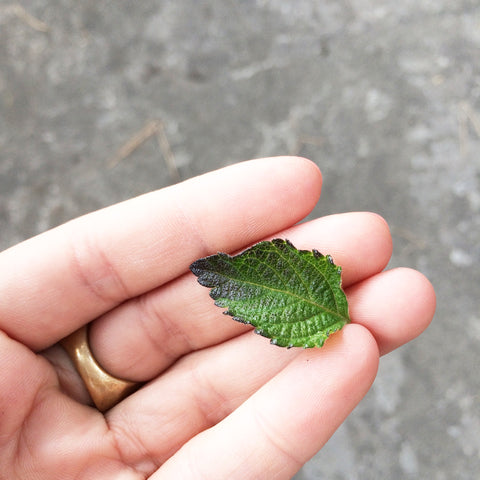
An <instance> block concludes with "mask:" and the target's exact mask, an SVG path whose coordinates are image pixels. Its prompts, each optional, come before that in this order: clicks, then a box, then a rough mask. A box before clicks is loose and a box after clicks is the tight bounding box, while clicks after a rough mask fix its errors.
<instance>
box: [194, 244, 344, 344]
mask: <svg viewBox="0 0 480 480" xmlns="http://www.w3.org/2000/svg"><path fill="white" fill-rule="evenodd" d="M190 270H191V271H192V272H193V273H194V274H195V275H196V276H197V277H198V281H199V283H200V284H201V285H203V286H205V287H209V288H211V291H210V296H211V297H212V298H213V299H214V300H215V305H217V306H219V307H226V308H227V310H226V311H225V312H224V313H226V314H228V315H230V316H232V317H233V319H234V320H237V321H239V322H242V323H247V324H251V325H253V326H254V327H256V329H255V332H256V333H258V334H260V335H263V336H265V337H268V338H270V339H271V343H273V344H274V345H279V346H282V347H305V348H307V347H321V346H322V345H323V343H324V342H325V340H326V339H327V338H328V336H329V335H330V334H331V333H333V332H335V331H337V330H340V329H341V328H342V327H343V325H345V324H346V323H348V322H349V321H350V319H349V316H348V303H347V299H346V296H345V293H344V292H343V290H342V286H341V277H340V274H341V267H339V266H337V265H335V264H334V263H333V260H332V257H330V256H329V255H326V256H324V255H322V254H321V253H319V252H318V251H316V250H313V251H308V250H297V249H296V248H295V247H294V246H293V245H292V244H291V243H290V242H289V241H288V240H282V239H275V240H272V241H267V242H260V243H258V244H256V245H254V246H253V247H251V248H249V249H248V250H245V251H244V252H242V253H240V254H239V255H235V256H230V255H227V254H225V253H219V254H217V255H211V256H209V257H205V258H201V259H200V260H197V261H196V262H194V263H193V264H192V265H191V266H190Z"/></svg>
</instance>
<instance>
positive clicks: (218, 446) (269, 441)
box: [0, 157, 435, 480]
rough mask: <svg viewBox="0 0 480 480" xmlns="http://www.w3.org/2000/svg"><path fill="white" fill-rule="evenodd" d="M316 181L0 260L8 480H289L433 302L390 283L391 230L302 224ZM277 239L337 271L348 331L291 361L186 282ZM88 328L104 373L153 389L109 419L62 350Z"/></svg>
mask: <svg viewBox="0 0 480 480" xmlns="http://www.w3.org/2000/svg"><path fill="white" fill-rule="evenodd" d="M320 189H321V175H320V172H319V171H318V169H317V167H316V166H315V165H314V164H312V163H311V162H309V161H307V160H304V159H300V158H289V157H285V158H274V159H265V160H255V161H251V162H244V163H241V164H237V165H235V166H232V167H228V168H225V169H222V170H219V171H216V172H213V173H210V174H207V175H204V176H201V177H197V178H195V179H192V180H188V181H186V182H184V183H182V184H178V185H175V186H172V187H169V188H166V189H163V190H160V191H157V192H153V193H149V194H147V195H143V196H141V197H138V198H135V199H132V200H129V201H127V202H124V203H121V204H118V205H115V206H113V207H109V208H107V209H104V210H100V211H98V212H95V213H92V214H89V215H86V216H84V217H81V218H79V219H76V220H74V221H71V222H69V223H67V224H65V225H63V226H61V227H58V228H56V229H53V230H51V231H49V232H46V233H44V234H42V235H39V236H38V237H35V238H33V239H30V240H28V241H26V242H23V243H21V244H19V245H17V246H15V247H12V248H10V249H8V250H6V251H5V252H2V253H1V254H0V329H1V333H0V368H1V375H0V465H1V467H2V468H1V471H0V478H2V479H3V478H5V479H9V480H12V479H17V478H18V479H22V480H26V479H36V480H37V479H48V480H55V479H62V480H68V479H76V480H84V479H107V480H109V479H122V480H123V479H125V480H130V479H132V480H137V479H147V478H148V479H152V480H153V479H175V480H178V479H195V480H198V479H208V480H212V479H226V478H228V479H231V480H232V479H233V480H235V479H242V480H246V479H247V480H248V479H260V478H262V479H263V478H268V479H289V478H291V477H292V476H293V475H294V473H295V472H296V471H297V470H298V469H299V468H300V467H301V466H302V465H303V464H304V463H305V462H306V461H307V460H308V459H309V458H310V457H311V456H313V455H314V454H315V453H316V452H317V451H318V450H319V449H320V448H321V447H322V446H323V444H324V443H325V442H326V441H327V440H328V438H329V437H330V436H331V435H332V433H333V432H334V431H335V429H336V428H337V427H338V426H339V425H340V424H341V423H342V421H343V420H344V419H345V418H346V416H347V415H348V414H349V413H350V412H351V411H352V409H353V408H354V407H355V405H356V404H357V403H358V402H359V401H360V400H361V398H362V397H363V396H364V395H365V393H366V392H367V390H368V389H369V387H370V385H371V384H372V382H373V380H374V378H375V374H376V371H377V365H378V359H379V355H381V354H383V353H387V352H389V351H391V350H393V349H394V348H396V347H398V346H400V345H402V344H404V343H405V342H407V341H409V340H411V339H412V338H414V337H416V336H417V335H418V334H419V333H421V331H423V330H424V329H425V328H426V326H427V325H428V323H429V322H430V320H431V318H432V316H433V312H434V308H435V296H434V293H433V289H432V287H431V285H430V283H429V282H428V280H426V279H425V278H424V277H423V276H422V275H421V274H419V273H418V272H416V271H414V270H410V269H403V268H402V269H393V270H390V271H383V270H384V268H385V266H386V265H387V263H388V261H389V258H390V255H391V238H390V234H389V230H388V227H387V225H386V223H385V222H384V220H383V219H381V218H380V217H378V216H377V215H374V214H370V213H347V214H339V215H332V216H327V217H323V218H320V219H317V220H313V221H310V222H306V223H302V224H297V222H299V221H300V220H301V219H302V218H304V217H305V216H306V215H307V214H308V213H309V212H310V211H311V209H312V208H313V207H314V206H315V204H316V202H317V200H318V198H319V195H320ZM274 236H277V237H278V236H280V237H283V238H288V239H289V240H291V241H292V242H293V243H294V244H295V245H296V246H297V247H298V248H303V249H312V248H316V249H318V250H319V251H321V252H323V253H328V254H330V255H332V256H333V258H334V260H335V262H336V263H337V264H339V265H342V267H343V274H342V277H343V286H344V288H345V291H346V294H347V297H348V300H349V305H350V316H351V318H352V323H351V324H349V325H347V326H345V327H344V328H343V329H342V330H341V331H340V332H338V333H336V334H334V335H332V336H331V337H330V338H329V339H328V341H327V342H326V344H325V346H324V347H323V348H321V349H308V350H303V349H296V348H294V349H291V350H285V349H281V348H277V347H273V346H271V345H270V344H269V343H268V341H267V340H265V339H264V338H262V337H259V336H257V335H254V334H253V333H252V331H251V328H249V327H248V326H245V325H241V324H239V323H236V322H232V321H231V320H230V319H228V318H226V317H225V316H223V315H222V314H221V311H220V310H219V309H218V308H216V307H214V305H213V302H212V301H211V300H210V298H209V296H208V291H207V290H206V289H204V288H202V287H200V286H199V285H198V284H197V282H196V280H195V277H194V276H193V275H192V274H191V273H189V271H188V266H189V265H190V263H191V262H192V261H194V260H196V259H197V258H199V257H202V256H205V255H207V254H212V253H216V252H217V251H224V252H235V251H238V250H240V249H243V248H245V247H247V246H249V245H251V244H252V243H255V242H257V241H260V240H262V239H265V238H271V237H274ZM87 323H90V344H91V348H92V351H93V352H94V355H95V357H96V358H97V360H98V361H99V363H100V364H101V365H102V366H103V367H104V368H105V369H106V370H107V371H108V372H110V373H111V374H113V375H116V376H118V377H122V378H127V379H130V380H134V381H139V382H142V383H143V386H142V387H141V388H140V389H139V390H138V391H137V392H136V393H134V394H132V395H131V396H129V397H127V398H126V399H125V400H123V401H122V402H120V403H119V404H118V405H116V406H115V407H113V408H112V409H111V410H109V411H108V412H106V413H105V414H102V413H100V412H98V411H97V410H96V409H95V408H93V407H91V406H90V401H89V397H88V395H87V393H86V391H85V389H84V387H83V384H82V382H81V381H80V379H79V377H78V375H77V374H76V372H75V371H74V369H73V367H72V365H71V364H70V361H69V359H68V357H67V355H66V353H65V352H64V351H63V349H62V348H61V347H60V346H59V345H58V342H59V341H60V340H61V339H62V338H64V337H65V336H67V335H68V334H69V333H71V332H73V331H75V330H76V329H78V328H80V327H81V326H82V325H85V324H87Z"/></svg>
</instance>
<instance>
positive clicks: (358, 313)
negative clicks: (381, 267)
mask: <svg viewBox="0 0 480 480" xmlns="http://www.w3.org/2000/svg"><path fill="white" fill-rule="evenodd" d="M346 293H347V297H348V300H349V310H350V316H351V318H352V319H353V321H354V322H356V323H359V324H361V325H363V326H364V327H366V328H367V329H368V330H370V332H371V333H372V334H373V336H374V337H375V339H376V341H377V344H378V347H379V350H380V354H381V355H384V354H386V353H388V352H390V351H392V350H394V349H395V348H398V347H399V346H400V345H403V344H405V343H407V342H409V341H410V340H412V339H413V338H415V337H417V336H418V335H420V333H422V332H423V331H424V330H425V329H426V328H427V327H428V325H429V324H430V322H431V321H432V319H433V315H434V313H435V303H436V301H435V292H434V290H433V287H432V284H431V283H430V282H429V281H428V280H427V279H426V278H425V277H424V276H423V275H422V274H421V273H419V272H417V271H416V270H412V269H409V268H396V269H394V270H389V271H387V272H382V273H380V274H378V275H375V276H373V277H371V278H368V279H366V280H364V281H362V282H359V283H357V284H356V285H354V286H352V287H351V288H348V289H347V292H346Z"/></svg>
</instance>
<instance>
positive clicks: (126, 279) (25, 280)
mask: <svg viewBox="0 0 480 480" xmlns="http://www.w3.org/2000/svg"><path fill="white" fill-rule="evenodd" d="M320 188H321V176H320V172H319V171H318V168H317V167H316V166H315V165H314V164H313V163H311V162H309V161H307V160H305V159H300V158H291V157H280V158H271V159H264V160H258V161H251V162H245V163H241V164H236V165H234V166H231V167H228V168H225V169H222V170H219V171H216V172H212V173H210V174H207V175H204V176H201V177H197V178H195V179H192V180H189V181H186V182H184V183H182V184H178V185H175V186H173V187H170V188H167V189H163V190H160V191H157V192H153V193H150V194H147V195H143V196H141V197H138V198H135V199H133V200H130V201H127V202H123V203H121V204H118V205H115V206H113V207H110V208H108V209H104V210H101V211H98V212H95V213H93V214H90V215H87V216H85V217H82V218H80V219H77V220H75V221H73V222H69V223H67V224H65V225H63V226H61V227H59V228H56V229H54V230H51V231H50V232H47V233H45V234H43V235H40V236H38V237H36V238H33V239H31V240H28V241H26V242H24V243H22V244H20V245H17V246H16V247H13V248H11V249H9V250H7V251H5V252H3V253H2V254H1V255H0V271H2V272H8V275H3V276H2V278H1V279H0V328H1V329H3V330H4V331H6V332H7V333H8V334H9V335H10V336H11V337H12V338H15V339H18V340H21V341H22V342H24V343H26V344H27V345H29V346H30V347H31V348H34V349H36V350H39V349H43V348H45V347H47V346H49V345H50V344H52V343H54V342H56V341H58V340H59V339H60V338H63V337H64V336H65V335H67V334H68V333H69V332H71V331H73V330H75V329H76V328H78V327H80V326H81V325H83V324H84V323H86V322H88V321H89V320H91V319H93V318H95V317H97V316H98V315H100V314H102V313H104V312H105V311H108V310H110V309H111V308H112V307H114V306H115V305H117V304H119V303H120V302H122V301H124V300H125V299H126V298H129V297H133V296H136V295H139V294H141V293H143V292H145V291H148V290H150V289H152V288H154V287H156V286H159V285H161V284H163V283H165V282H168V281H170V280H172V279H173V278H175V277H176V276H177V275H179V274H181V273H182V272H184V271H186V270H187V268H188V265H189V264H190V263H191V262H192V261H193V260H195V259H196V258H198V257H200V256H203V255H206V254H210V253H213V252H214V251H215V250H216V249H218V248H220V249H222V250H233V249H237V248H240V247H241V246H242V245H245V244H248V243H251V242H254V241H255V240H257V239H260V238H262V237H264V236H266V235H268V234H270V233H272V232H275V231H278V230H280V229H283V228H286V227H288V226H290V225H292V224H294V223H296V222H297V221H299V220H300V219H301V218H303V217H304V216H305V215H307V214H308V213H309V212H310V210H311V209H312V208H313V207H314V205H315V203H316V202H317V200H318V197H319V194H320Z"/></svg>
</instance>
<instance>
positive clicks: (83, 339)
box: [60, 326, 139, 412]
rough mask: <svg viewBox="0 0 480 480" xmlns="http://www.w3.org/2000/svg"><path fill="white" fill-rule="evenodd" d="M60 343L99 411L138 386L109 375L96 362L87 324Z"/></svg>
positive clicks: (113, 403) (110, 406)
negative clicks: (89, 340)
mask: <svg viewBox="0 0 480 480" xmlns="http://www.w3.org/2000/svg"><path fill="white" fill-rule="evenodd" d="M60 345H62V347H63V348H64V349H65V350H66V352H67V353H68V355H69V357H70V358H71V360H72V362H73V364H74V365H75V368H76V370H77V372H78V373H79V374H80V377H82V380H83V382H84V383H85V387H86V388H87V390H88V393H89V394H90V397H91V398H92V401H93V403H94V404H95V406H96V407H97V409H98V410H100V411H101V412H105V411H106V410H108V409H110V408H112V407H113V406H114V405H116V404H117V403H119V402H120V401H122V400H123V399H124V398H125V397H127V396H128V395H130V394H131V393H133V392H134V391H135V390H136V389H137V388H138V387H139V383H136V382H131V381H129V380H122V379H120V378H116V377H114V376H112V375H110V374H109V373H108V372H106V371H105V370H104V369H103V368H102V367H101V366H100V365H99V364H98V362H97V361H96V360H95V358H94V356H93V354H92V351H91V350H90V346H89V344H88V328H87V326H83V327H81V328H80V329H78V330H77V331H75V332H73V333H72V334H70V335H69V336H68V337H65V338H64V339H63V340H61V341H60Z"/></svg>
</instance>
